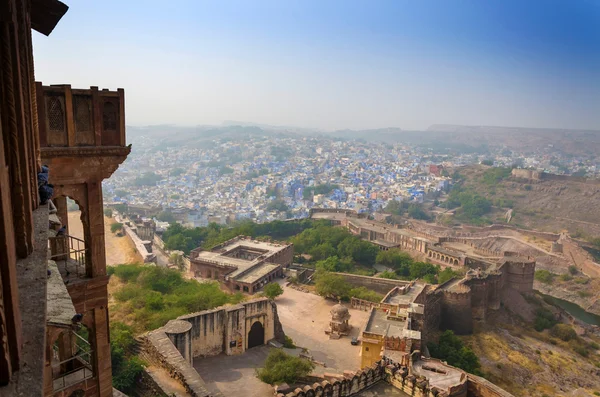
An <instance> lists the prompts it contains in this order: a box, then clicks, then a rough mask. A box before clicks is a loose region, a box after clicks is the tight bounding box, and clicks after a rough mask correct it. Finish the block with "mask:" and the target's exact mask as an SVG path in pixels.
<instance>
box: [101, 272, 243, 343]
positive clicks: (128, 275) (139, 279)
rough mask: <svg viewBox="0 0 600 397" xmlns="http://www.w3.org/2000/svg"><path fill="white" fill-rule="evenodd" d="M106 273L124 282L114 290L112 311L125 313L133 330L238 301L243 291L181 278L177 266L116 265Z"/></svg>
mask: <svg viewBox="0 0 600 397" xmlns="http://www.w3.org/2000/svg"><path fill="white" fill-rule="evenodd" d="M108 273H109V274H110V275H114V276H116V277H118V279H119V280H120V281H121V282H122V283H123V284H124V285H123V286H122V287H121V288H120V289H119V290H118V291H116V292H115V293H114V298H115V302H116V303H115V307H114V308H112V309H111V310H112V311H114V312H120V313H126V314H127V318H128V319H130V321H131V326H132V328H133V329H134V330H135V331H136V332H143V331H149V330H153V329H156V328H159V327H161V326H163V325H164V324H165V323H166V322H167V321H169V320H172V319H174V318H176V317H178V316H181V315H183V314H187V313H192V312H197V311H201V310H207V309H212V308H214V307H217V306H221V305H224V304H226V303H239V302H240V301H241V300H242V299H243V295H241V294H235V295H229V294H226V293H225V292H223V291H221V289H220V288H219V284H218V283H216V282H214V283H203V284H200V283H198V282H197V281H195V280H187V279H184V278H183V277H182V275H181V273H180V272H179V271H177V270H173V269H166V268H162V267H156V266H143V265H139V264H134V265H119V266H113V267H109V268H108Z"/></svg>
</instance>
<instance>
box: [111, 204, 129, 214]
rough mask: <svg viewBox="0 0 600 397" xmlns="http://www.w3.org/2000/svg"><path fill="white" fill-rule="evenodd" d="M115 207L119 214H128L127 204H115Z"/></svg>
mask: <svg viewBox="0 0 600 397" xmlns="http://www.w3.org/2000/svg"><path fill="white" fill-rule="evenodd" d="M114 207H115V210H116V211H117V212H119V214H124V213H126V212H127V204H115V206H114Z"/></svg>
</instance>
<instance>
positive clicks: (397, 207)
mask: <svg viewBox="0 0 600 397" xmlns="http://www.w3.org/2000/svg"><path fill="white" fill-rule="evenodd" d="M384 211H385V212H387V213H390V214H393V215H402V214H403V213H404V208H403V207H402V203H401V202H400V201H398V200H390V201H389V202H388V203H387V205H386V206H385V208H384Z"/></svg>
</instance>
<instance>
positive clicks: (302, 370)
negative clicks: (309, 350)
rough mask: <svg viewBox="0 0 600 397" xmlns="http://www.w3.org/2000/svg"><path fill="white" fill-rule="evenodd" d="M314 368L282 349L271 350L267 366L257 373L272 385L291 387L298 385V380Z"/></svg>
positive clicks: (307, 362) (312, 365)
mask: <svg viewBox="0 0 600 397" xmlns="http://www.w3.org/2000/svg"><path fill="white" fill-rule="evenodd" d="M314 367H315V366H314V364H313V363H311V362H310V361H308V360H306V359H304V358H300V357H294V356H290V355H289V354H286V353H285V352H284V351H283V350H280V349H271V351H270V352H269V355H268V356H267V359H266V360H265V366H264V367H263V368H261V369H259V370H257V371H256V376H257V377H258V378H259V379H260V380H261V381H263V382H265V383H268V384H270V385H276V384H280V383H287V384H290V385H291V384H294V383H296V381H297V380H298V378H301V377H304V376H306V375H308V374H310V373H311V372H312V370H313V369H314Z"/></svg>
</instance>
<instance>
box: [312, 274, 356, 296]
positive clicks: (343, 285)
mask: <svg viewBox="0 0 600 397" xmlns="http://www.w3.org/2000/svg"><path fill="white" fill-rule="evenodd" d="M315 276H316V283H315V289H316V291H317V294H319V295H321V296H323V297H332V298H336V299H342V298H347V297H348V294H349V293H350V289H351V286H350V284H348V283H347V282H346V280H344V277H342V276H340V275H339V274H333V273H329V272H317V274H316V275H315Z"/></svg>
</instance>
